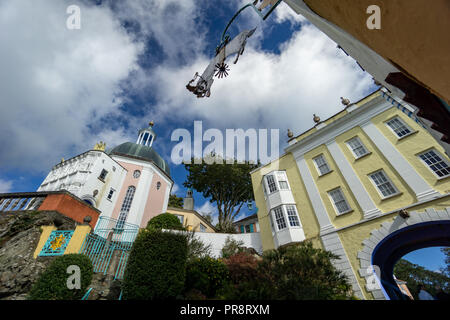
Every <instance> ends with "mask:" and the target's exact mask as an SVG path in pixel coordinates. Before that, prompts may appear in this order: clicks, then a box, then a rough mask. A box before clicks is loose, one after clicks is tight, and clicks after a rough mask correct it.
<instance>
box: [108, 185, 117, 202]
mask: <svg viewBox="0 0 450 320" xmlns="http://www.w3.org/2000/svg"><path fill="white" fill-rule="evenodd" d="M111 192H112V194H111ZM115 193H116V190H115V189H114V188H110V189H109V192H108V195H107V196H106V199H108V200H109V201H112V199H113V197H114V194H115ZM110 194H111V197H109V195H110Z"/></svg>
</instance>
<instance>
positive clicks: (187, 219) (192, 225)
mask: <svg viewBox="0 0 450 320" xmlns="http://www.w3.org/2000/svg"><path fill="white" fill-rule="evenodd" d="M166 212H167V213H170V214H174V215H179V216H184V219H183V227H185V228H187V229H188V230H189V231H195V232H200V223H201V224H203V225H204V226H205V227H206V232H211V233H214V232H215V231H214V229H213V228H211V227H210V226H209V225H208V224H207V223H206V222H205V221H203V220H202V219H201V218H200V217H198V216H197V215H196V214H195V213H193V212H189V211H187V210H183V209H180V210H176V209H173V208H168V209H167V211H166Z"/></svg>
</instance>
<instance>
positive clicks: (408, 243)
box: [372, 220, 450, 300]
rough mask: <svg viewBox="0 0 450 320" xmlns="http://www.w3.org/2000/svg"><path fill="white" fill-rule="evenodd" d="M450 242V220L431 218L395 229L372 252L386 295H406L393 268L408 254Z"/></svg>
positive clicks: (393, 297)
mask: <svg viewBox="0 0 450 320" xmlns="http://www.w3.org/2000/svg"><path fill="white" fill-rule="evenodd" d="M447 246H450V221H449V220H444V221H430V222H423V223H418V224H414V225H412V226H408V227H406V228H403V229H401V230H398V231H395V232H393V233H391V234H390V235H388V236H387V237H386V238H384V239H383V240H382V241H381V242H380V243H379V244H378V245H377V246H376V247H375V249H374V251H373V253H372V265H374V266H378V267H379V270H380V274H379V275H378V276H379V278H380V281H381V285H382V287H383V290H384V294H385V296H386V298H387V299H392V300H402V299H406V297H404V295H403V294H402V293H401V292H400V290H399V288H398V286H397V284H396V282H395V280H394V277H393V271H394V266H395V264H396V263H397V261H398V260H399V259H400V258H401V257H403V256H404V255H405V254H407V253H409V252H412V251H415V250H418V249H422V248H427V247H447Z"/></svg>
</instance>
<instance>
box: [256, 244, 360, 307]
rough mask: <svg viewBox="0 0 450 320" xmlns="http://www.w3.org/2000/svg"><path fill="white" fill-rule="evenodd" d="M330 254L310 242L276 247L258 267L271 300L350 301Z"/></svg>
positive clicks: (349, 289)
mask: <svg viewBox="0 0 450 320" xmlns="http://www.w3.org/2000/svg"><path fill="white" fill-rule="evenodd" d="M337 258H338V257H337V256H336V255H334V254H333V253H331V252H328V251H325V250H321V249H315V248H313V246H312V244H311V243H310V242H301V243H299V244H296V245H292V246H289V247H282V248H278V249H277V250H271V251H269V252H267V253H265V254H264V256H263V260H262V262H261V263H260V264H259V265H258V269H259V271H260V272H261V274H263V275H265V277H264V282H265V285H266V286H270V287H272V288H273V290H272V291H271V292H272V296H271V297H270V298H271V299H280V300H337V299H349V298H351V286H350V284H349V283H348V282H347V278H346V276H345V275H344V274H343V273H342V272H340V271H338V270H336V269H335V268H334V266H333V265H332V263H331V260H333V259H337Z"/></svg>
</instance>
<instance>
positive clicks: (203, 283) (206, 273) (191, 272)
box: [185, 257, 229, 298]
mask: <svg viewBox="0 0 450 320" xmlns="http://www.w3.org/2000/svg"><path fill="white" fill-rule="evenodd" d="M228 281H229V277H228V269H227V267H226V265H225V264H224V263H223V262H222V261H220V260H217V259H214V258H211V257H203V258H197V259H193V260H192V261H190V262H189V263H188V264H187V267H186V283H185V292H189V291H193V290H194V291H196V292H201V293H202V294H203V295H205V296H206V297H208V298H214V297H216V296H217V295H218V294H219V292H220V291H221V290H222V289H223V288H224V287H225V286H226V284H227V283H228Z"/></svg>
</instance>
